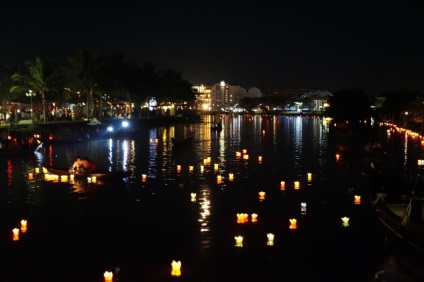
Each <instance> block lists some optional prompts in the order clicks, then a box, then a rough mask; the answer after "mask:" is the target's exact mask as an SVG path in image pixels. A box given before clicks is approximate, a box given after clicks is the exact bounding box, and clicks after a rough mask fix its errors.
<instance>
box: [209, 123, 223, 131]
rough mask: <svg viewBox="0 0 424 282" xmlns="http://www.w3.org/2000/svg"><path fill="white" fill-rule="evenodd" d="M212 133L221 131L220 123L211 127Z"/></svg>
mask: <svg viewBox="0 0 424 282" xmlns="http://www.w3.org/2000/svg"><path fill="white" fill-rule="evenodd" d="M211 130H212V131H221V130H222V123H220V122H219V123H215V124H213V125H212V126H211Z"/></svg>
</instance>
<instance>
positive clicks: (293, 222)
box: [289, 218, 297, 229]
mask: <svg viewBox="0 0 424 282" xmlns="http://www.w3.org/2000/svg"><path fill="white" fill-rule="evenodd" d="M289 221H290V229H297V219H295V218H290V219H289Z"/></svg>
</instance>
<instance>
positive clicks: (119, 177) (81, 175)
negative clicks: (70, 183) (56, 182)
mask: <svg viewBox="0 0 424 282" xmlns="http://www.w3.org/2000/svg"><path fill="white" fill-rule="evenodd" d="M43 170H44V171H45V172H47V173H50V174H53V175H58V176H59V177H60V176H62V175H67V176H70V175H73V177H74V178H75V179H84V180H86V179H92V178H93V177H95V179H96V181H101V182H113V181H123V180H124V179H126V178H127V177H129V176H130V175H131V172H129V171H95V172H78V173H73V172H71V171H69V168H61V167H54V166H49V165H43Z"/></svg>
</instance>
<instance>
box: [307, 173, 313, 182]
mask: <svg viewBox="0 0 424 282" xmlns="http://www.w3.org/2000/svg"><path fill="white" fill-rule="evenodd" d="M308 181H309V182H311V181H312V173H310V172H308Z"/></svg>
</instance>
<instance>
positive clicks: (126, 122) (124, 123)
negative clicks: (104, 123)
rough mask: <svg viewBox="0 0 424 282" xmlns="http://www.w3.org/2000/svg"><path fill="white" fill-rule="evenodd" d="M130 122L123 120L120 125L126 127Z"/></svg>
mask: <svg viewBox="0 0 424 282" xmlns="http://www.w3.org/2000/svg"><path fill="white" fill-rule="evenodd" d="M129 125H130V124H129V123H128V121H126V120H124V121H123V122H122V127H128V126H129Z"/></svg>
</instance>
